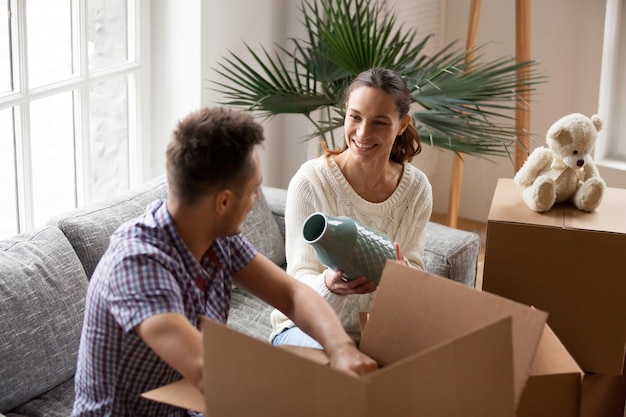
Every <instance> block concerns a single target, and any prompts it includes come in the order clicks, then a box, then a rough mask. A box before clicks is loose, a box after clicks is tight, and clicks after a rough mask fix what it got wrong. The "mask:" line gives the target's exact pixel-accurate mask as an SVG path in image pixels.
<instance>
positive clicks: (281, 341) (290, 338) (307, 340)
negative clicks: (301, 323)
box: [272, 327, 324, 350]
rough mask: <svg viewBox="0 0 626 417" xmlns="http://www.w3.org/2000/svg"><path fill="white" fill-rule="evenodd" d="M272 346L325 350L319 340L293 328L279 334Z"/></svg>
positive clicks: (297, 328)
mask: <svg viewBox="0 0 626 417" xmlns="http://www.w3.org/2000/svg"><path fill="white" fill-rule="evenodd" d="M272 344H274V345H275V346H278V345H295V346H304V347H309V348H315V349H321V350H323V349H324V348H323V347H322V345H320V344H319V343H318V342H317V340H315V339H313V338H312V337H311V336H309V335H308V334H306V333H304V332H303V331H302V330H300V328H299V327H291V328H289V329H285V330H283V331H282V332H280V333H278V334H277V335H276V336H275V337H274V340H273V341H272Z"/></svg>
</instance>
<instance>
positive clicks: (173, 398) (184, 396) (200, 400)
mask: <svg viewBox="0 0 626 417" xmlns="http://www.w3.org/2000/svg"><path fill="white" fill-rule="evenodd" d="M141 396H142V397H144V398H147V399H149V400H153V401H158V402H161V403H165V404H169V405H174V406H176V407H180V408H184V409H186V410H193V411H198V412H199V413H204V396H203V395H202V393H200V391H198V390H197V389H196V388H195V387H194V386H193V385H192V384H191V382H189V381H188V380H186V379H181V380H180V381H177V382H174V383H171V384H169V385H164V386H162V387H159V388H157V389H153V390H152V391H148V392H144V393H143V394H141Z"/></svg>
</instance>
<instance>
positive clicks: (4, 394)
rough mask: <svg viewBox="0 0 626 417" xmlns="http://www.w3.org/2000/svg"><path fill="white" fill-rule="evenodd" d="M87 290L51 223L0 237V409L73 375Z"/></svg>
mask: <svg viewBox="0 0 626 417" xmlns="http://www.w3.org/2000/svg"><path fill="white" fill-rule="evenodd" d="M86 292H87V277H86V276H85V272H84V270H83V267H82V265H81V263H80V260H79V259H78V257H77V256H76V254H75V253H74V251H73V249H72V246H71V245H70V243H69V242H68V241H67V239H66V238H65V236H64V235H63V233H62V232H61V231H60V230H59V229H57V228H56V227H50V226H48V227H44V228H42V229H39V230H37V231H34V232H32V233H29V234H23V235H18V236H15V237H13V238H11V239H7V240H3V241H0V317H2V320H0V362H1V363H0V413H2V412H5V411H7V410H9V409H11V408H13V407H15V406H17V405H19V404H22V403H24V402H26V401H28V400H30V399H32V398H34V397H37V396H38V395H40V394H42V393H44V392H46V391H48V390H50V389H52V388H54V387H55V386H57V385H58V384H60V383H62V382H63V381H66V380H67V379H69V378H70V377H72V376H73V375H74V372H75V370H76V359H77V352H78V345H79V342H80V333H81V328H82V322H83V312H84V304H85V294H86Z"/></svg>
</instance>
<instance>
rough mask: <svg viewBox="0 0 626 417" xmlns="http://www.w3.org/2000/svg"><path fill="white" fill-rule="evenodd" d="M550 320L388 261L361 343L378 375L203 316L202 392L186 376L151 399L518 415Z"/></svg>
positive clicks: (238, 410) (279, 410)
mask: <svg viewBox="0 0 626 417" xmlns="http://www.w3.org/2000/svg"><path fill="white" fill-rule="evenodd" d="M546 318H547V314H546V313H545V312H542V311H539V310H536V309H533V308H530V307H528V306H525V305H523V304H520V303H517V302H514V301H511V300H508V299H505V298H503V297H499V296H496V295H493V294H488V293H484V292H480V291H477V290H474V289H472V288H469V287H467V286H464V285H461V284H459V283H456V282H453V281H450V280H447V279H444V278H440V277H437V276H434V275H430V274H427V273H424V272H420V271H417V270H415V269H413V268H408V267H406V266H403V265H400V264H399V263H397V262H394V261H388V262H387V265H386V267H385V270H384V272H383V276H382V279H381V284H380V286H379V288H378V293H377V297H376V301H375V302H374V305H373V307H372V310H371V312H370V316H369V320H368V324H367V326H366V327H365V329H364V332H363V337H362V341H361V346H360V349H361V350H362V351H363V352H365V353H367V354H368V355H370V356H371V357H373V358H374V359H376V360H377V361H378V362H379V364H380V365H381V368H380V369H379V370H377V371H376V372H374V373H372V374H370V375H367V376H363V377H360V378H358V377H353V376H350V375H348V374H345V373H342V372H339V371H337V370H335V369H334V368H331V367H329V366H326V365H325V363H324V361H323V360H320V358H319V357H318V358H317V359H315V358H313V359H312V358H311V357H303V355H301V354H299V353H296V352H294V350H295V351H298V350H302V349H298V348H296V349H281V348H277V347H274V346H271V345H269V344H268V343H265V342H263V341H259V340H257V339H254V338H251V337H249V336H246V335H244V334H242V333H240V332H237V331H235V330H233V329H230V328H228V327H226V326H224V325H221V324H218V323H214V322H211V321H208V320H205V321H204V322H203V339H204V349H205V359H204V366H205V369H204V386H205V398H204V399H202V398H201V396H200V395H199V394H197V393H191V396H190V395H189V391H190V390H193V388H191V387H189V385H188V384H187V385H186V386H185V384H186V382H185V381H182V382H178V383H176V384H173V385H168V386H166V387H162V388H160V389H157V390H154V391H151V392H149V393H146V394H144V396H146V397H148V398H151V399H154V400H157V401H163V402H166V403H170V404H174V405H178V406H182V407H185V408H191V409H196V410H198V411H203V412H205V413H206V414H207V415H209V416H220V417H228V416H233V417H235V416H238V417H240V416H242V415H252V414H254V415H255V416H260V417H265V416H267V417H269V416H272V417H275V416H281V417H291V416H293V417H296V416H297V417H307V416H311V417H313V416H316V417H322V416H324V417H328V416H331V415H341V416H343V417H364V416H377V417H379V416H391V415H393V416H394V417H401V416H407V417H408V416H411V417H414V416H416V415H424V416H437V417H446V416H450V417H452V416H489V417H491V416H514V415H515V407H516V404H517V401H519V398H520V397H521V393H522V390H523V388H524V384H525V383H526V379H527V378H528V373H529V370H530V366H531V363H532V360H533V357H534V355H535V351H536V349H537V345H538V343H539V339H540V336H541V333H542V329H543V327H544V325H545V321H546ZM304 351H307V350H306V349H304ZM319 353H323V352H321V351H318V352H317V354H319ZM314 354H315V352H314ZM189 397H193V398H192V399H193V400H194V401H195V402H189V403H183V402H182V400H183V399H184V398H187V399H188V398H189Z"/></svg>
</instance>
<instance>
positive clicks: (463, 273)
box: [0, 177, 480, 417]
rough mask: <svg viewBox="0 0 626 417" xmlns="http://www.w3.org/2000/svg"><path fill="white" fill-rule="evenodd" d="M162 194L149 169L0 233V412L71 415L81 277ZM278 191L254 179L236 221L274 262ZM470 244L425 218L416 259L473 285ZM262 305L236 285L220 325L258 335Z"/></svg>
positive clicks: (266, 325) (280, 226)
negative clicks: (120, 190) (128, 186)
mask: <svg viewBox="0 0 626 417" xmlns="http://www.w3.org/2000/svg"><path fill="white" fill-rule="evenodd" d="M166 194H167V185H166V183H165V180H164V177H159V178H155V179H153V180H151V181H149V182H147V183H145V184H143V185H142V186H140V187H138V188H137V189H135V190H131V191H129V192H127V193H124V194H123V195H120V196H117V197H114V198H109V199H106V200H104V201H101V202H99V203H96V204H92V205H90V206H88V207H85V208H80V209H76V210H73V211H71V212H68V213H66V214H63V215H60V216H58V217H55V218H53V219H51V220H50V221H49V222H48V223H47V224H46V225H45V226H44V227H41V228H39V229H37V230H34V231H32V232H28V233H23V234H20V235H17V236H14V237H11V238H8V239H4V240H2V241H0V315H1V317H2V319H1V320H0V416H6V417H18V416H59V417H61V416H62V417H67V416H69V415H70V413H71V409H72V404H73V401H74V381H73V375H74V372H75V369H76V358H77V350H78V344H79V340H80V333H81V328H82V321H83V312H84V303H85V294H86V290H87V285H88V282H89V278H90V277H91V275H92V273H93V271H94V268H95V267H96V264H97V263H98V261H99V259H100V257H101V256H102V255H103V253H104V252H105V250H106V248H107V246H108V242H109V237H110V235H111V234H112V233H113V231H114V230H115V229H116V228H117V227H118V226H119V225H120V224H122V223H123V222H125V221H127V220H129V219H131V218H133V217H135V216H137V215H139V214H140V213H141V212H142V211H143V210H144V208H145V206H146V205H147V204H148V203H149V202H151V201H153V200H155V199H159V198H164V197H165V196H166ZM285 200H286V190H283V189H277V188H271V187H263V188H262V192H261V195H260V198H259V199H258V200H257V202H256V204H255V206H254V207H253V209H252V210H251V212H250V213H249V215H248V216H247V218H246V220H245V222H244V225H243V229H242V233H243V234H244V235H245V236H246V237H247V238H248V239H249V240H250V241H251V242H252V244H253V245H254V246H255V247H256V248H257V249H258V250H259V252H261V253H263V254H265V255H266V256H268V257H269V258H270V259H271V260H272V261H273V262H275V263H276V264H278V265H280V266H282V267H284V266H285V250H284V208H285ZM479 249H480V239H479V237H478V235H477V234H475V233H471V232H465V231H461V230H456V229H452V228H449V227H446V226H443V225H439V224H435V223H429V224H428V227H427V230H426V248H425V253H424V262H425V265H426V269H427V270H428V271H429V272H431V273H433V274H436V275H440V276H442V277H445V278H449V279H453V280H455V281H458V282H460V283H462V284H465V285H469V286H474V283H475V278H476V266H477V259H478V253H479ZM270 311H271V307H270V306H268V305H267V304H265V303H264V302H262V301H261V300H259V299H257V298H255V297H254V296H252V295H250V294H247V293H246V292H244V291H243V290H240V289H238V288H235V289H234V290H233V294H232V302H231V311H230V315H229V319H228V325H229V326H231V327H232V328H235V329H237V330H239V331H241V332H244V333H246V334H248V335H251V336H253V337H256V338H259V339H261V340H266V341H267V338H268V335H269V334H270V329H271V326H270V321H269V314H270Z"/></svg>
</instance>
